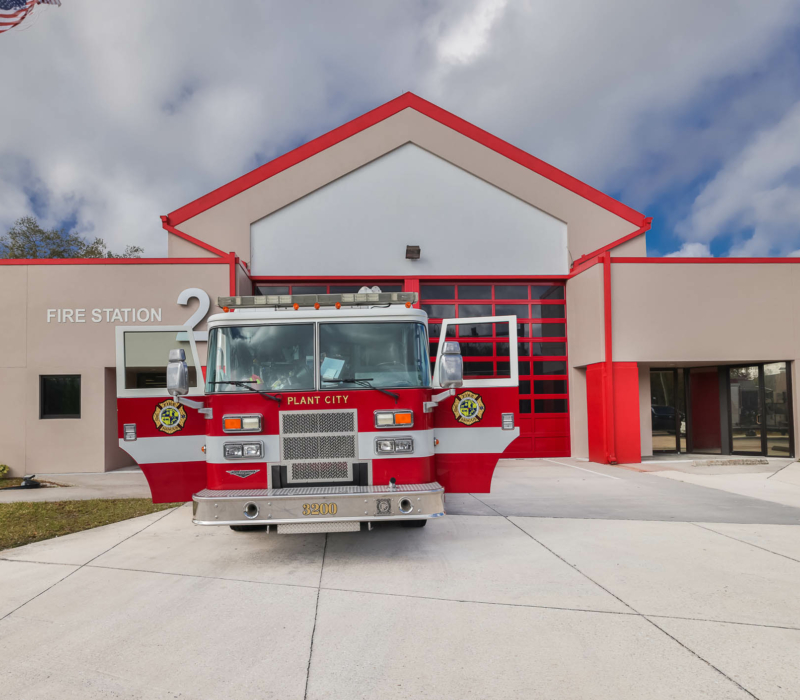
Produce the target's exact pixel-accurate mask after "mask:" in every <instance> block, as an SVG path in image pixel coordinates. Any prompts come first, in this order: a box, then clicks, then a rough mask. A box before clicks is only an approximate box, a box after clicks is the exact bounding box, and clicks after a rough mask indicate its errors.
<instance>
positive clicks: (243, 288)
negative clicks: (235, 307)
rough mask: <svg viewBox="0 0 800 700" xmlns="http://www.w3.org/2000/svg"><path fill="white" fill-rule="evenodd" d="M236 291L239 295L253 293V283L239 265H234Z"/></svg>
mask: <svg viewBox="0 0 800 700" xmlns="http://www.w3.org/2000/svg"><path fill="white" fill-rule="evenodd" d="M236 293H237V294H239V295H241V296H248V295H250V294H252V293H253V283H252V282H251V281H250V277H248V275H247V273H246V272H245V271H244V270H243V269H242V266H241V265H237V266H236Z"/></svg>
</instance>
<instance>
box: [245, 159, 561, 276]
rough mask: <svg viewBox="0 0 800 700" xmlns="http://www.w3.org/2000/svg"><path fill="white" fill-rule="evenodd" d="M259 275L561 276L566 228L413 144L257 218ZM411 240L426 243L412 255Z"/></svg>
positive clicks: (254, 241) (254, 254)
mask: <svg viewBox="0 0 800 700" xmlns="http://www.w3.org/2000/svg"><path fill="white" fill-rule="evenodd" d="M250 232H251V236H250V240H251V270H252V274H253V275H268V276H275V275H278V276H282V277H292V276H295V275H319V276H323V277H327V276H335V275H365V276H366V275H409V276H412V275H562V274H567V273H568V272H569V263H568V255H567V225H566V224H565V223H564V222H563V221H560V220H558V219H556V218H554V217H552V216H550V215H549V214H546V213H544V212H543V211H541V210H539V209H536V208H535V207H532V206H530V205H529V204H526V203H525V202H523V201H522V200H520V199H517V198H516V197H514V196H512V195H510V194H508V193H507V192H504V191H503V190H501V189H499V188H497V187H495V186H494V185H490V184H489V183H487V182H484V181H483V180H481V179H479V178H477V177H475V176H474V175H471V174H469V173H467V172H466V171H464V170H461V169H460V168H457V167H456V166H454V165H452V164H450V163H448V162H447V161H445V160H442V159H441V158H439V157H437V156H435V155H433V154H431V153H429V152H428V151H425V150H423V149H421V148H419V147H418V146H415V145H413V144H406V145H405V146H402V147H400V148H398V149H396V150H394V151H392V152H391V153H388V154H387V155H385V156H383V157H381V158H379V159H377V160H375V161H373V162H371V163H369V164H367V165H365V166H363V167H362V168H359V169H358V170H356V171H354V172H352V173H350V174H349V175H346V176H344V177H342V178H340V179H338V180H335V181H334V182H332V183H330V184H329V185H326V186H325V187H322V188H320V189H318V190H316V191H314V192H312V193H311V194H309V195H307V196H306V197H303V198H302V199H300V200H298V201H296V202H293V203H292V204H290V205H288V206H286V207H284V208H283V209H280V210H278V211H276V212H274V213H273V214H270V215H269V216H267V217H265V218H263V219H261V220H259V221H257V222H255V223H253V224H252V225H251V227H250ZM406 245H418V246H420V248H421V249H422V254H421V259H420V260H415V261H412V260H406V258H405V255H406Z"/></svg>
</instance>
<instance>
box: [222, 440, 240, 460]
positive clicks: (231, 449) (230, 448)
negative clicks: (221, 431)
mask: <svg viewBox="0 0 800 700" xmlns="http://www.w3.org/2000/svg"><path fill="white" fill-rule="evenodd" d="M224 454H225V458H226V459H241V457H242V456H243V455H244V445H242V444H241V443H236V442H228V443H226V444H225V447H224Z"/></svg>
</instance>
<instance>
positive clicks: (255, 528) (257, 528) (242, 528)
mask: <svg viewBox="0 0 800 700" xmlns="http://www.w3.org/2000/svg"><path fill="white" fill-rule="evenodd" d="M230 527H231V530H233V531H234V532H264V531H266V529H267V526H266V525H231V526H230Z"/></svg>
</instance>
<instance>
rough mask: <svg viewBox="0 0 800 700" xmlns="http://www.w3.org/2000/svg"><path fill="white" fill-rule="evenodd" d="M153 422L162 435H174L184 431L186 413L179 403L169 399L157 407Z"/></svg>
mask: <svg viewBox="0 0 800 700" xmlns="http://www.w3.org/2000/svg"><path fill="white" fill-rule="evenodd" d="M153 422H154V423H155V424H156V428H158V429H159V430H160V431H161V432H162V433H166V434H167V435H172V433H177V432H178V431H179V430H183V426H184V425H185V424H186V411H185V409H184V408H183V406H182V405H181V404H179V403H178V402H177V401H173V400H172V399H167V400H166V401H162V402H161V403H160V404H157V405H156V410H155V411H154V412H153Z"/></svg>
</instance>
